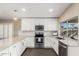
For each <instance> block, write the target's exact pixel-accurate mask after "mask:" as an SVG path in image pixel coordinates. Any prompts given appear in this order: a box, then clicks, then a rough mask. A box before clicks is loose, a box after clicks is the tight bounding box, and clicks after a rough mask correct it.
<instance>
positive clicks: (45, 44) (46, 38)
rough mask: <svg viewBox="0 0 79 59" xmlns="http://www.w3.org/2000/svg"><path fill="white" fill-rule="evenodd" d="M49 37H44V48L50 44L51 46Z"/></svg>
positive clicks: (49, 46)
mask: <svg viewBox="0 0 79 59" xmlns="http://www.w3.org/2000/svg"><path fill="white" fill-rule="evenodd" d="M51 43H52V42H51V39H50V37H45V38H44V48H51V47H52V46H51Z"/></svg>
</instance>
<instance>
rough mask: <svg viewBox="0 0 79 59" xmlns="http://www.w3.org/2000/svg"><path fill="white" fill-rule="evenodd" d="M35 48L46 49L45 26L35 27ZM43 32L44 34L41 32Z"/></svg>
mask: <svg viewBox="0 0 79 59" xmlns="http://www.w3.org/2000/svg"><path fill="white" fill-rule="evenodd" d="M35 31H36V32H35V48H43V47H44V33H43V31H44V26H43V25H36V26H35ZM41 31H42V32H41Z"/></svg>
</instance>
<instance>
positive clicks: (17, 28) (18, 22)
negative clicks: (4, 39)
mask: <svg viewBox="0 0 79 59" xmlns="http://www.w3.org/2000/svg"><path fill="white" fill-rule="evenodd" d="M13 22H14V36H17V35H18V31H20V30H21V20H20V19H18V20H15V21H13Z"/></svg>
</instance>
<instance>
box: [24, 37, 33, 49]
mask: <svg viewBox="0 0 79 59" xmlns="http://www.w3.org/2000/svg"><path fill="white" fill-rule="evenodd" d="M25 41H26V47H27V48H34V37H27V38H25Z"/></svg>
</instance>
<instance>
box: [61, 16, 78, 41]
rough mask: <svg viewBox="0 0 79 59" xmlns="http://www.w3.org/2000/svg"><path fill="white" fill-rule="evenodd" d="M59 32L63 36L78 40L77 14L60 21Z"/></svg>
mask: <svg viewBox="0 0 79 59" xmlns="http://www.w3.org/2000/svg"><path fill="white" fill-rule="evenodd" d="M60 34H61V36H63V37H68V38H71V39H75V40H78V16H75V17H73V18H70V19H68V20H66V21H63V22H61V23H60Z"/></svg>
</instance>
